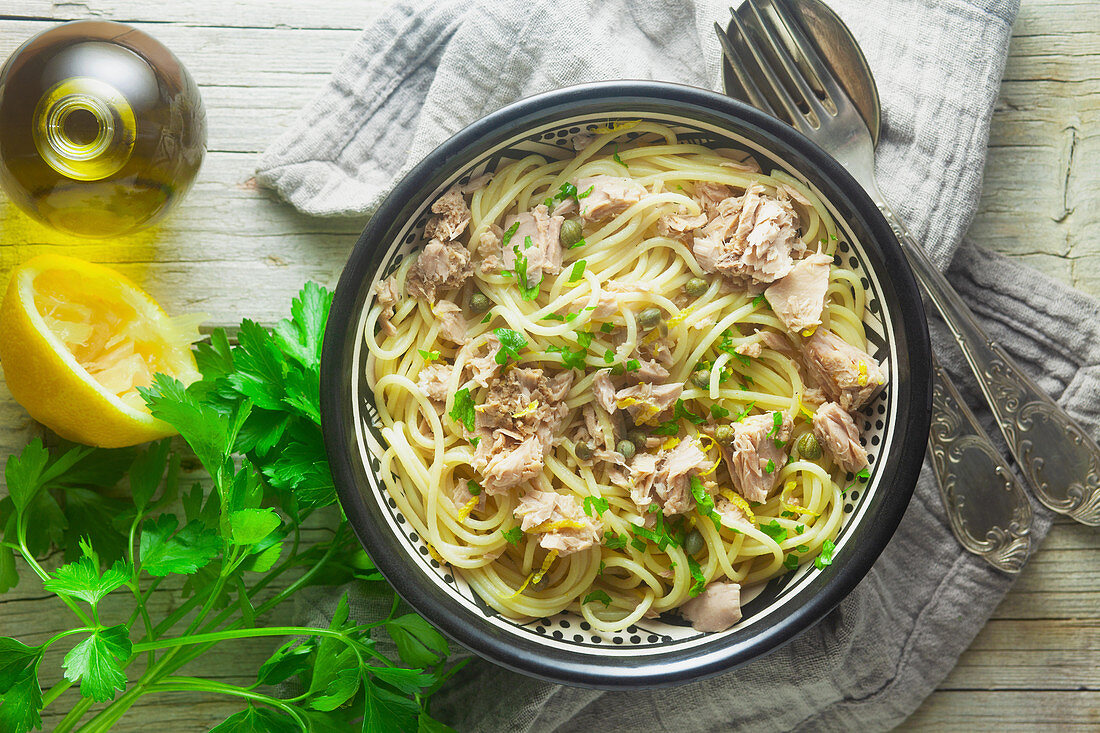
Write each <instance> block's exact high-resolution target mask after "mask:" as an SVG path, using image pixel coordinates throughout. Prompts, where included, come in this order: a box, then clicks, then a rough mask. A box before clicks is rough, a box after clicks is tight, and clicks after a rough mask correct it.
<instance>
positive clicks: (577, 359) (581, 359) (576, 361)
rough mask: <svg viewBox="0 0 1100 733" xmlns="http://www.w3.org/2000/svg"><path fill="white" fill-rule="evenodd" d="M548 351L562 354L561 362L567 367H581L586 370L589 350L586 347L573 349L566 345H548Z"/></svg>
mask: <svg viewBox="0 0 1100 733" xmlns="http://www.w3.org/2000/svg"><path fill="white" fill-rule="evenodd" d="M546 351H547V352H549V353H551V354H561V363H562V366H564V367H565V368H566V369H579V370H581V371H584V367H585V359H586V358H587V356H588V352H587V351H586V350H585V349H577V350H575V351H572V350H570V349H567V348H565V347H564V346H547V347H546Z"/></svg>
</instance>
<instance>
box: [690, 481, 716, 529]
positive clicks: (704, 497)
mask: <svg viewBox="0 0 1100 733" xmlns="http://www.w3.org/2000/svg"><path fill="white" fill-rule="evenodd" d="M691 495H692V496H693V497H695V508H696V510H697V511H698V512H699V514H701V515H702V516H704V517H709V518H710V521H712V522H713V523H714V529H716V530H718V531H719V532H721V531H722V515H721V514H719V513H718V510H717V509H715V508H714V497H712V496H711V495H710V494H708V493H707V490H706V488H705V487H704V486H703V482H702V481H700V480H699V477H698V476H692V477H691Z"/></svg>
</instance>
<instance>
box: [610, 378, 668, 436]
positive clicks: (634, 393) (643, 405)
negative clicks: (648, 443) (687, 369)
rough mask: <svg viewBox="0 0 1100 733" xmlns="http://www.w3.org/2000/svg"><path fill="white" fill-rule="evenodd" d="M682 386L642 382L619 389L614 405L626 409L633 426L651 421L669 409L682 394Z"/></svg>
mask: <svg viewBox="0 0 1100 733" xmlns="http://www.w3.org/2000/svg"><path fill="white" fill-rule="evenodd" d="M683 390H684V385H682V384H648V383H646V382H643V383H642V384H639V385H637V386H634V387H627V388H626V389H620V390H619V391H618V392H616V393H615V405H616V406H617V407H619V408H626V411H627V412H629V413H630V417H632V418H633V419H634V424H635V425H641V424H643V423H648V422H650V421H652V420H653V419H654V418H655V417H657V416H658V415H660V414H661V413H662V412H664V411H665V410H668V409H670V408H671V407H672V406H673V405H674V404H676V400H678V399H679V398H680V393H681V392H683Z"/></svg>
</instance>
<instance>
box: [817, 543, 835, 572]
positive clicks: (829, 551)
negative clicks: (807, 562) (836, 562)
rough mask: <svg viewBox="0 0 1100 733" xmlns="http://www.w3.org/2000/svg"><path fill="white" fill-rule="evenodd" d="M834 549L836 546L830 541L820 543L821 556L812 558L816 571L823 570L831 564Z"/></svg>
mask: <svg viewBox="0 0 1100 733" xmlns="http://www.w3.org/2000/svg"><path fill="white" fill-rule="evenodd" d="M835 549H836V545H834V544H833V541H832V540H825V541H824V542H823V543H821V554H820V555H818V556H817V557H815V558H814V567H815V568H817V569H818V570H821V569H823V568H824V567H826V566H827V565H832V564H833V550H835Z"/></svg>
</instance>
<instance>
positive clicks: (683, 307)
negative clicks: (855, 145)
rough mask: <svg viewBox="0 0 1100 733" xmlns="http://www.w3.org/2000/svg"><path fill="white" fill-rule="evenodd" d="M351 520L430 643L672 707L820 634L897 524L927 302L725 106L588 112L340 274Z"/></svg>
mask: <svg viewBox="0 0 1100 733" xmlns="http://www.w3.org/2000/svg"><path fill="white" fill-rule="evenodd" d="M321 372H322V375H321V376H322V384H321V405H322V422H323V427H324V436H325V444H326V449H327V452H328V456H329V460H330V464H331V466H332V470H333V478H334V480H335V482H336V486H337V489H338V492H339V495H340V500H341V504H342V506H343V508H344V511H345V512H346V514H347V516H348V517H349V519H350V521H351V523H352V526H353V527H354V528H355V530H356V532H357V534H358V536H359V538H360V540H361V542H362V543H363V546H364V547H365V548H366V550H367V551H368V553H369V554H370V556H371V557H372V559H373V560H374V562H375V563H376V565H377V567H378V569H379V570H380V571H381V572H382V573H383V574H384V575H385V576H386V578H387V579H388V580H389V581H390V582H391V583H392V584H393V585H394V586H395V588H396V589H397V591H398V592H399V593H400V594H401V595H402V596H403V597H404V598H405V599H406V600H407V601H408V602H409V603H410V604H411V605H412V606H413V607H414V608H415V609H416V610H417V611H419V612H420V613H421V614H422V615H423V616H424V617H425V618H427V619H428V620H429V621H430V622H431V623H433V624H434V625H435V626H437V627H438V628H440V629H441V630H442V631H444V632H445V633H447V634H448V635H450V636H451V637H452V638H454V639H456V640H457V641H458V642H460V643H461V644H463V645H464V646H466V647H468V648H470V649H472V650H473V651H475V652H477V653H478V654H480V655H482V656H483V657H485V658H487V659H490V660H492V661H494V662H497V663H499V664H502V665H504V666H507V667H509V668H512V669H514V670H517V671H519V672H523V673H526V674H531V675H535V676H539V677H542V678H545V679H549V680H553V681H557V682H562V683H566V684H574V685H586V686H595V687H602V688H618V689H630V688H641V687H652V686H659V685H670V684H677V683H683V682H687V681H691V680H696V679H700V678H702V677H705V676H708V675H713V674H717V673H719V672H722V671H725V670H728V669H730V668H732V667H734V666H736V665H738V664H742V663H744V662H746V661H749V660H750V659H753V658H755V657H757V656H759V655H761V654H764V653H766V652H768V651H770V650H772V649H774V648H776V647H777V646H779V645H781V644H782V643H784V642H785V641H788V640H790V639H791V638H792V637H793V636H794V635H795V634H797V633H799V632H800V631H802V630H804V629H806V628H809V627H810V626H812V625H813V624H814V623H816V622H817V621H818V620H820V619H821V618H822V617H823V616H824V615H825V614H826V613H827V612H828V611H829V610H830V609H832V608H833V607H834V606H835V605H836V604H837V603H838V602H839V601H840V600H841V599H842V598H843V597H844V596H845V595H846V594H847V593H849V592H850V591H851V590H852V588H854V587H855V585H856V584H857V583H858V582H859V580H860V579H861V578H862V577H863V576H864V575H865V574H866V572H867V571H868V570H869V568H870V567H871V564H872V563H873V562H874V560H875V558H876V557H877V556H878V555H879V553H880V552H881V551H882V549H883V548H884V547H885V546H886V544H887V542H889V540H890V537H891V536H892V534H893V532H894V530H895V529H896V527H897V525H898V523H899V522H900V520H901V516H902V514H903V512H904V510H905V508H906V506H907V505H908V502H909V499H910V497H911V495H912V491H913V487H914V485H915V482H916V478H917V474H918V471H919V469H920V465H921V461H922V459H923V455H924V446H925V442H926V440H927V434H928V424H929V415H930V388H929V374H930V349H929V342H928V332H927V325H926V322H925V320H924V313H923V309H922V305H921V300H920V297H919V295H918V292H917V289H916V285H915V283H914V280H913V277H912V274H911V273H910V271H909V268H908V266H907V264H906V262H905V258H904V256H903V254H902V252H901V251H900V249H899V247H898V244H897V241H896V239H895V238H894V236H893V234H892V232H891V231H890V229H889V227H888V225H887V224H886V222H885V221H884V220H883V218H882V217H881V215H880V214H879V213H878V211H877V209H876V208H875V206H874V204H873V203H872V202H871V200H870V199H869V198H868V197H867V196H866V194H864V192H863V191H862V190H861V189H860V188H859V187H858V185H857V184H856V183H855V181H854V180H853V179H852V178H851V177H850V176H849V175H848V174H847V173H846V172H845V171H844V170H843V168H842V167H841V166H840V165H839V164H838V163H837V162H836V161H834V160H833V159H832V158H830V157H829V156H828V155H827V154H826V153H824V152H823V151H822V150H820V149H819V148H817V147H816V146H814V145H813V144H812V143H811V142H809V141H808V140H806V139H805V138H803V137H802V136H801V135H799V134H798V133H797V132H795V131H794V130H792V129H790V128H788V127H786V126H784V125H782V124H781V123H779V122H777V121H776V120H774V119H771V118H769V117H767V116H765V115H763V114H761V113H759V112H757V111H756V110H753V109H751V108H749V107H746V106H745V105H742V104H740V103H738V102H737V101H735V100H732V99H730V98H727V97H724V96H720V95H716V94H713V93H710V92H706V91H703V90H699V89H694V88H689V87H682V86H677V85H672V84H664V83H659V82H616V83H600V84H591V85H584V86H578V87H570V88H567V89H563V90H558V91H554V92H550V93H546V94H542V95H539V96H537V97H532V98H529V99H525V100H522V101H520V102H517V103H515V104H512V105H510V106H508V107H506V108H504V109H502V110H499V111H497V112H495V113H493V114H491V115H489V116H487V117H485V118H483V119H482V120H480V121H478V122H475V123H474V124H472V125H471V126H469V127H468V128H466V129H465V130H463V131H461V132H460V133H458V134H457V135H455V136H454V137H453V138H451V139H450V140H448V141H447V142H446V143H444V144H443V145H441V146H440V147H439V148H438V149H437V150H436V151H434V152H433V153H432V154H430V155H429V156H428V157H427V158H426V159H425V160H424V161H423V162H422V163H420V164H419V165H418V166H417V167H416V168H414V169H413V170H412V171H411V172H410V173H409V174H408V175H407V176H406V177H405V178H403V179H402V180H401V181H400V182H399V183H398V184H397V186H396V188H395V189H394V191H393V192H392V193H391V194H390V195H389V196H388V197H387V198H386V200H385V201H384V202H383V203H382V205H381V206H380V208H379V209H378V211H377V212H376V213H375V214H374V215H373V217H372V218H371V220H370V222H369V224H368V225H367V227H366V229H365V231H364V232H363V235H362V237H361V238H360V240H359V242H358V243H357V244H356V246H355V249H354V251H353V252H352V254H351V257H350V259H349V261H348V265H347V267H346V268H345V270H344V273H343V275H342V277H341V279H340V284H339V286H338V287H337V290H336V295H335V300H334V303H333V307H332V311H331V313H330V316H329V323H328V328H327V332H326V336H325V343H324V350H323V359H322V369H321Z"/></svg>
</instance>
